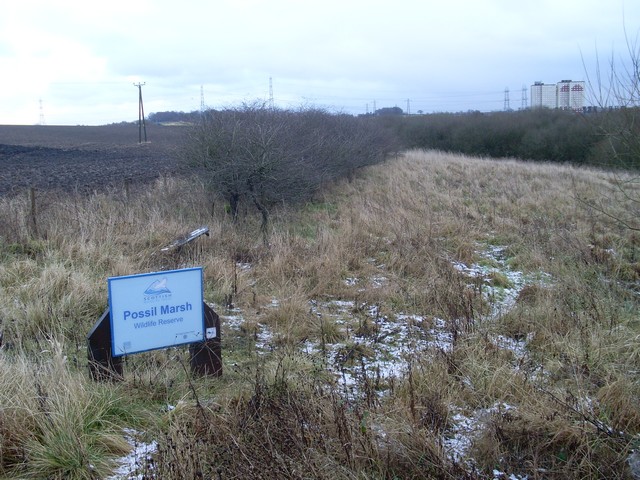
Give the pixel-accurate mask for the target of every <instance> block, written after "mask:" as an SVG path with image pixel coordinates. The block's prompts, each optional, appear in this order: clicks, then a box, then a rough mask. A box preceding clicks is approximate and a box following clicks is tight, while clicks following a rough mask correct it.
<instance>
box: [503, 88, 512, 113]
mask: <svg viewBox="0 0 640 480" xmlns="http://www.w3.org/2000/svg"><path fill="white" fill-rule="evenodd" d="M509 110H511V107H510V106H509V87H507V88H505V89H504V111H505V112H508V111H509Z"/></svg>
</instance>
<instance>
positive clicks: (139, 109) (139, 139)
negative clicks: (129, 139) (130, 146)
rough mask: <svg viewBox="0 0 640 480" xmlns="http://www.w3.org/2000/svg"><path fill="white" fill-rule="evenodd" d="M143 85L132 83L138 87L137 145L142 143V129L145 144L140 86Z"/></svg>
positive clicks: (144, 125) (145, 129) (145, 133)
mask: <svg viewBox="0 0 640 480" xmlns="http://www.w3.org/2000/svg"><path fill="white" fill-rule="evenodd" d="M143 85H144V83H139V82H138V83H134V84H133V86H134V87H138V143H142V130H143V129H144V142H145V143H147V125H146V124H145V123H144V105H143V104H142V86H143Z"/></svg>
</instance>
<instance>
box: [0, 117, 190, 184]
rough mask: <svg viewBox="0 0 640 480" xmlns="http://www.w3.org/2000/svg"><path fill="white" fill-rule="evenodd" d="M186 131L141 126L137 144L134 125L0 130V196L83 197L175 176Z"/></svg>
mask: <svg viewBox="0 0 640 480" xmlns="http://www.w3.org/2000/svg"><path fill="white" fill-rule="evenodd" d="M187 130H188V127H184V126H161V125H147V139H148V142H147V143H142V144H140V143H139V142H138V139H139V131H138V125H137V124H115V125H104V126H41V125H28V126H26V125H24V126H23V125H0V195H11V194H19V193H21V192H23V191H25V190H27V189H29V188H31V187H34V188H36V189H38V190H64V191H77V192H80V193H88V192H92V191H95V190H98V191H99V190H104V189H106V188H110V187H114V186H116V187H122V185H123V184H124V183H125V181H129V182H131V183H144V182H148V181H152V180H154V179H156V178H158V177H159V176H162V175H164V174H168V173H177V172H179V170H180V168H181V162H180V160H179V150H180V147H181V146H182V144H183V142H184V139H185V137H186V133H187ZM142 140H143V141H144V133H143V137H142Z"/></svg>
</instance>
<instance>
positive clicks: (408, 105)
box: [407, 98, 411, 115]
mask: <svg viewBox="0 0 640 480" xmlns="http://www.w3.org/2000/svg"><path fill="white" fill-rule="evenodd" d="M407 115H411V103H410V99H408V98H407Z"/></svg>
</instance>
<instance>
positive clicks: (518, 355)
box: [0, 151, 640, 479]
mask: <svg viewBox="0 0 640 480" xmlns="http://www.w3.org/2000/svg"><path fill="white" fill-rule="evenodd" d="M611 185H612V184H611V181H610V178H609V176H608V175H607V174H606V173H605V172H600V171H596V170H587V169H575V168H571V167H568V166H558V165H546V164H533V163H522V162H517V161H509V160H505V161H494V160H488V159H477V158H468V157H462V156H455V155H448V154H443V153H438V152H418V151H415V152H407V153H405V154H404V155H403V156H400V157H398V158H396V159H393V160H389V161H388V162H387V163H386V164H384V165H379V166H376V167H373V168H369V169H367V170H366V171H363V172H362V174H361V175H359V176H356V177H355V178H353V179H352V180H351V181H350V182H345V183H344V184H341V185H336V186H334V187H332V189H331V191H327V192H325V194H324V195H323V196H322V198H317V199H316V201H314V202H310V203H309V204H308V205H306V206H302V207H301V208H299V209H296V210H295V211H292V210H288V209H280V210H277V211H275V210H274V212H273V215H272V216H273V218H274V223H273V225H272V230H271V235H270V245H269V246H268V247H265V246H264V245H263V244H262V239H261V238H260V234H259V226H258V225H257V221H256V219H254V218H252V217H251V216H247V217H245V218H244V219H243V222H242V223H241V224H240V225H237V226H234V225H232V223H231V222H230V219H229V218H227V217H226V216H225V214H224V209H223V208H221V207H220V206H219V204H220V202H219V201H217V202H216V203H217V204H218V206H216V208H215V211H214V213H213V214H212V212H211V208H210V206H211V204H212V200H214V199H212V197H211V196H210V195H209V194H208V193H207V192H206V190H205V189H204V187H203V186H202V185H199V184H197V183H193V182H191V183H186V182H184V181H183V180H177V179H164V180H162V181H159V182H157V183H156V184H155V185H153V186H150V187H149V188H148V189H146V190H144V191H141V192H138V193H137V194H135V195H131V196H130V197H129V198H125V197H124V196H123V193H122V192H116V191H114V192H112V194H109V195H94V196H90V197H75V196H71V197H51V198H48V197H45V196H44V194H42V195H43V196H42V197H39V202H40V203H42V204H43V207H42V208H41V209H40V210H39V212H38V217H37V227H38V228H37V232H34V231H33V228H32V226H30V222H29V217H30V214H29V206H28V202H27V199H26V198H14V199H0V225H1V226H2V231H1V234H2V238H1V243H0V258H1V259H2V261H1V263H0V322H1V323H0V329H2V330H3V331H4V339H3V347H2V350H1V351H0V361H2V362H4V365H5V366H6V368H3V372H4V371H8V372H12V373H7V374H5V375H4V376H3V377H2V378H3V381H2V387H5V386H6V388H7V390H6V391H7V392H11V393H10V395H9V394H7V395H4V396H2V397H1V398H2V401H3V402H4V403H3V404H2V407H3V410H2V414H1V415H2V417H1V418H0V431H2V437H1V440H0V441H1V442H2V443H1V445H0V452H1V455H0V472H3V473H6V474H16V472H17V474H20V475H23V476H27V477H37V476H38V475H42V476H50V477H52V478H53V477H56V476H61V475H63V474H62V473H60V472H61V471H62V470H59V469H58V470H55V468H53V467H50V466H49V467H47V466H45V464H44V463H43V460H36V459H35V457H29V458H27V456H26V455H27V454H26V453H25V452H26V451H27V450H26V449H27V447H28V448H30V449H32V451H33V452H41V454H39V455H40V457H38V458H40V459H42V458H44V457H46V452H47V451H49V452H51V451H53V452H56V453H54V454H53V455H50V457H51V456H53V457H58V456H60V455H61V453H60V452H61V449H62V450H65V451H66V450H68V449H69V448H67V447H66V446H65V445H68V444H69V442H72V441H75V440H73V439H76V440H77V438H78V437H79V436H80V438H85V437H82V436H81V435H80V433H78V430H77V427H76V426H74V425H78V424H80V425H81V424H82V419H83V418H86V414H83V413H82V412H89V410H87V409H88V406H87V405H88V403H91V402H90V400H91V399H92V398H93V397H92V395H94V393H92V392H94V390H96V389H97V391H98V392H102V390H101V387H99V386H96V385H92V384H90V383H88V380H87V379H86V378H85V376H84V372H83V369H84V357H85V355H86V354H85V353H84V352H85V351H84V335H86V332H88V330H89V328H90V327H91V325H92V324H93V322H94V321H95V320H96V319H97V317H98V315H99V314H100V313H101V311H102V309H103V308H104V307H105V306H106V278H107V277H109V276H115V275H122V274H131V273H138V272H145V271H152V270H159V269H166V268H179V267H182V266H190V265H202V266H204V267H205V297H206V298H207V299H208V300H210V301H214V302H215V303H216V304H217V305H218V306H219V312H220V313H222V314H223V315H225V314H228V316H229V318H231V316H233V315H237V312H238V310H233V311H226V307H231V306H234V307H236V308H237V309H239V311H240V312H242V316H243V320H244V324H243V325H241V326H240V328H239V329H238V330H234V329H233V328H231V327H230V326H229V327H225V331H224V333H223V335H225V336H224V337H223V339H224V346H223V359H224V361H225V375H224V377H222V378H221V379H218V380H216V381H213V382H212V381H207V380H200V379H190V378H189V377H188V375H187V373H186V370H187V369H186V368H184V362H185V360H184V356H185V355H184V351H183V350H180V349H178V350H170V351H167V352H152V353H147V354H141V355H140V356H135V357H132V358H131V359H129V360H128V363H127V365H126V367H125V368H126V370H127V372H128V373H127V375H126V379H125V382H123V384H121V385H120V386H118V390H117V391H118V392H127V395H128V396H129V398H128V400H130V401H131V402H132V404H133V405H134V409H137V410H138V411H139V412H147V411H151V412H154V413H153V415H152V416H151V418H154V416H155V417H158V418H156V419H155V420H154V421H150V420H148V426H147V428H148V430H149V434H150V435H154V436H155V437H156V438H157V439H158V440H159V442H160V453H159V454H158V455H157V456H156V460H155V461H156V466H155V467H153V468H154V469H155V470H153V469H151V467H150V466H148V471H147V474H148V475H155V476H156V478H169V479H171V478H183V477H184V476H185V475H186V476H191V477H193V478H197V476H198V475H203V476H205V477H206V476H212V477H214V478H218V477H220V476H221V477H222V478H230V477H231V478H233V477H236V478H242V477H244V478H247V477H258V476H262V477H264V478H308V477H313V478H394V477H395V478H425V477H432V478H488V477H491V476H492V474H493V473H492V472H493V470H494V469H496V470H499V471H501V472H504V473H505V474H510V473H514V474H517V475H522V476H524V475H527V476H528V477H529V478H605V477H606V478H630V475H631V474H630V471H629V470H628V467H627V466H626V459H627V457H628V455H629V454H630V452H631V450H632V449H633V448H636V446H637V444H638V440H639V437H638V434H639V433H640V405H639V404H638V400H637V399H638V392H639V391H640V390H639V389H640V382H638V380H637V372H638V371H640V348H639V347H638V342H637V339H638V335H639V328H640V322H639V320H640V319H639V318H638V313H637V312H638V297H637V291H638V281H639V275H640V268H639V267H638V265H639V264H640V263H639V259H638V253H637V250H638V244H639V242H640V236H638V235H637V233H634V232H633V231H631V230H629V229H628V228H624V226H622V225H620V224H619V223H617V222H615V221H614V220H613V219H612V218H611V217H607V216H603V215H602V214H601V213H599V212H598V211H597V210H594V209H593V208H590V207H588V206H587V205H588V202H586V201H585V200H584V199H598V200H599V201H600V203H599V204H600V205H604V204H605V203H606V206H607V208H609V209H610V210H609V212H610V213H613V214H614V215H617V214H619V215H621V216H622V215H624V216H625V218H627V217H626V215H628V214H629V212H635V216H636V218H637V216H638V211H637V208H638V207H637V204H633V203H625V202H624V200H622V199H615V201H614V197H613V195H612V193H611ZM630 185H633V184H630ZM578 198H580V199H582V200H578ZM603 202H605V203H603ZM634 209H635V210H634ZM203 224H204V225H208V226H209V228H210V231H211V235H210V237H208V238H201V239H199V240H198V241H196V242H195V243H194V244H193V245H190V246H187V247H186V248H185V249H184V250H183V251H182V252H180V253H179V254H174V255H161V254H160V253H159V249H160V247H162V246H163V245H165V244H166V243H168V242H169V241H170V240H172V239H173V238H174V237H176V236H178V235H179V234H182V233H184V232H186V231H188V230H190V229H191V228H194V227H196V226H199V225H203ZM496 246H500V247H503V249H502V250H501V252H502V255H503V256H504V258H503V260H501V262H502V263H500V264H499V265H498V263H496V261H495V260H492V259H488V258H487V257H486V256H483V254H482V252H483V251H486V250H487V249H490V248H492V247H496ZM456 262H462V263H463V264H465V265H471V264H486V265H488V266H491V267H495V266H500V265H502V266H503V267H502V268H504V269H511V270H514V271H516V270H517V271H518V272H522V275H525V276H527V278H531V279H537V280H536V281H530V282H529V283H527V284H526V285H525V286H524V287H523V288H521V289H520V291H519V293H518V295H517V296H516V298H515V303H514V305H513V306H512V307H510V308H505V309H504V310H497V311H494V310H495V307H496V306H497V305H499V302H500V299H499V296H500V295H501V293H500V292H503V293H502V294H504V292H505V291H506V290H508V289H510V288H513V287H514V280H513V279H512V278H511V277H509V275H508V271H506V270H503V271H492V273H490V274H488V275H486V276H485V277H476V278H470V277H468V276H467V275H465V274H463V273H461V272H460V271H459V269H457V268H456V267H455V264H456ZM487 288H492V289H494V290H492V291H493V292H494V293H493V294H492V295H493V296H488V295H487ZM338 300H339V301H348V302H351V303H350V304H351V305H352V306H353V307H352V311H350V312H347V313H344V314H342V313H340V314H338V313H336V312H334V311H332V308H334V309H335V308H336V307H335V306H334V307H332V306H331V304H327V305H325V306H322V305H323V302H327V301H338ZM371 306H375V308H376V311H377V312H378V313H377V314H376V318H375V319H373V320H372V319H371V317H370V316H369V314H367V309H368V308H371ZM491 312H493V314H491ZM400 314H405V315H408V314H414V315H419V316H420V317H421V318H424V319H425V320H424V322H422V323H420V322H417V321H416V322H415V325H413V327H415V328H418V329H422V333H423V334H425V335H428V332H429V329H430V328H432V326H433V323H434V322H435V319H442V322H443V324H444V325H445V330H446V333H447V334H448V335H450V338H451V344H450V346H449V347H447V348H444V347H440V348H431V349H429V350H427V351H420V352H417V351H416V353H415V354H414V355H413V356H411V355H410V356H409V360H408V361H407V362H406V365H405V367H404V368H403V369H402V371H400V372H396V373H394V374H391V375H390V376H388V377H384V378H377V377H379V376H377V375H375V374H372V373H371V371H368V370H367V368H366V367H367V363H368V362H371V361H372V359H373V356H375V355H376V350H375V348H374V347H375V344H376V342H377V341H378V339H379V334H380V322H382V321H383V320H384V319H385V318H392V317H394V318H395V317H396V316H398V315H400ZM490 314H491V315H490ZM347 317H348V318H347ZM226 321H227V320H225V318H223V325H226V324H225V322H226ZM266 330H268V331H269V332H270V335H271V341H270V345H269V346H270V348H271V349H272V350H273V351H272V352H271V353H269V352H264V351H258V350H259V349H257V348H256V340H257V339H258V334H259V333H260V332H261V331H266ZM52 341H56V342H60V343H59V344H60V345H61V346H60V348H59V349H58V350H60V349H61V350H62V352H63V354H62V353H60V352H59V351H58V353H54V352H52V351H51V349H50V348H49V346H50V345H51V342H52ZM501 342H502V343H501ZM507 342H512V343H517V344H518V345H520V350H518V351H516V350H512V349H508V348H504V347H503V346H502V344H503V343H507ZM310 343H311V344H316V345H318V344H319V345H321V348H320V351H321V352H322V354H321V355H314V354H310V353H308V348H309V347H308V345H309V344H310ZM331 344H333V345H334V346H335V348H334V350H331V349H330V345H331ZM61 355H66V356H67V362H66V363H62V364H60V360H59V359H60V358H61ZM332 362H334V363H335V364H340V363H341V362H342V366H343V367H344V368H345V369H346V368H347V367H348V368H351V369H352V370H353V371H356V370H357V371H358V372H359V375H358V376H357V378H356V379H355V382H356V384H357V388H354V389H352V390H351V391H347V389H346V388H345V387H344V385H342V384H341V383H340V378H336V377H335V376H334V375H333V374H332V373H331V372H329V371H328V370H327V366H328V365H329V364H331V363H332ZM18 365H19V367H18ZM54 366H55V368H54ZM35 368H42V369H44V371H48V372H52V373H51V377H52V378H56V379H57V381H56V383H46V384H45V383H42V382H43V380H42V379H40V380H38V381H40V382H41V383H42V384H43V385H44V386H41V387H36V386H35V385H36V383H37V382H36V383H34V381H33V379H32V378H29V377H28V376H27V375H26V374H25V372H26V371H29V370H33V369H35ZM16 369H18V371H19V372H18V373H16ZM47 369H49V370H47ZM20 372H21V373H20ZM54 372H57V373H54ZM343 374H344V371H343ZM38 378H40V377H38ZM37 388H42V389H43V391H46V392H47V395H46V397H47V398H48V399H53V398H56V399H58V398H59V399H61V401H62V400H64V401H65V402H69V403H70V404H73V405H74V406H76V407H77V408H75V410H74V411H77V415H76V417H74V418H73V419H68V418H66V417H65V416H60V418H59V419H60V422H62V423H59V424H56V427H55V429H56V431H57V432H61V431H63V430H65V431H66V430H68V432H69V435H71V437H70V438H71V440H69V438H66V437H65V438H63V437H62V436H60V435H58V436H55V435H52V434H46V435H45V434H44V433H42V432H41V431H40V430H39V428H40V427H39V426H38V422H36V421H35V418H37V417H38V415H40V414H36V413H35V412H39V411H42V406H41V405H39V404H38V400H37V399H38V398H42V397H43V395H40V394H38V391H37ZM34 389H36V390H34ZM1 391H2V392H5V390H4V389H3V390H1ZM70 392H79V393H77V395H76V396H71V394H70ZM99 394H100V395H102V394H104V392H102V393H99ZM47 401H49V400H47ZM91 401H93V400H91ZM178 402H181V404H183V405H184V407H183V408H181V409H179V410H178V411H175V412H173V413H172V414H171V415H166V414H159V413H158V412H159V411H160V409H161V407H162V405H164V406H166V404H176V403H178ZM107 403H108V404H109V405H111V406H112V409H113V410H115V411H118V408H121V407H122V405H123V404H124V403H125V402H124V401H122V400H121V399H119V398H118V396H116V397H114V398H111V399H107ZM19 405H25V406H26V407H25V408H24V410H20V409H19V408H18V406H19ZM55 405H56V406H52V407H47V408H48V410H46V409H45V411H49V410H52V411H55V410H56V409H57V408H59V407H58V406H57V405H59V404H58V403H56V404H55ZM125 410H126V409H122V408H121V411H120V413H119V414H123V413H122V411H125ZM7 412H12V413H11V414H7ZM13 412H15V414H14V413H13ZM92 415H93V413H92ZM116 416H117V415H116ZM56 418H58V417H56ZM108 418H109V419H110V420H109V422H113V424H114V425H115V424H119V423H118V422H117V421H116V420H112V419H111V417H108ZM461 419H466V420H465V421H466V422H467V423H465V422H463V421H462V420H461ZM63 420H64V421H63ZM127 421H128V420H127V419H125V420H124V421H123V422H122V423H126V422H127ZM109 422H106V423H105V425H107V423H109ZM122 423H120V424H122ZM154 425H155V426H154ZM463 425H468V426H469V429H470V430H472V431H469V432H463V428H462V426H463ZM52 428H53V427H52ZM74 432H75V433H74ZM94 432H101V433H104V434H105V435H106V436H107V437H108V438H110V439H112V438H113V437H112V434H113V429H112V428H111V427H108V426H99V428H96V430H95V431H94ZM463 434H464V436H465V438H466V439H467V443H466V444H464V448H461V449H460V450H457V451H456V453H455V455H454V454H453V453H452V451H451V448H452V447H451V445H452V444H453V443H454V442H455V441H458V440H459V437H461V436H463ZM47 435H48V436H47ZM92 435H93V434H92ZM45 437H46V438H48V439H50V442H49V443H48V444H47V445H55V447H56V448H55V449H54V448H52V447H49V446H45V447H43V446H42V445H44V444H45V443H46V442H44V441H42V438H45ZM33 442H35V443H33ZM96 442H98V443H100V442H102V444H103V446H105V448H103V449H102V450H93V451H94V452H97V453H95V455H96V457H95V458H94V457H92V456H91V455H89V454H88V453H87V452H84V451H83V452H84V453H83V452H80V453H78V454H77V455H76V457H74V458H75V459H76V460H77V461H76V463H75V465H76V467H74V468H75V470H73V473H70V474H68V476H69V477H70V478H71V477H75V478H83V477H84V478H89V477H87V475H90V473H87V472H88V470H87V469H86V462H85V461H86V460H87V458H91V462H98V461H99V460H101V463H100V462H99V463H92V464H93V465H101V466H100V468H101V469H103V470H104V469H105V468H107V467H106V465H108V458H109V456H110V455H112V454H111V453H109V452H113V451H114V450H117V447H116V446H115V444H112V443H111V440H104V441H102V440H100V441H98V440H96ZM85 443H86V442H85ZM89 443H90V442H89ZM38 445H39V446H38ZM69 450H70V451H72V449H69ZM92 455H93V454H92ZM74 461H75V460H74ZM83 462H85V463H83ZM67 463H73V462H71V460H70V461H69V462H67ZM49 468H53V469H49ZM2 469H4V470H2ZM48 469H49V470H48ZM43 472H49V473H47V474H46V475H44V473H43ZM65 475H66V474H65Z"/></svg>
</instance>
